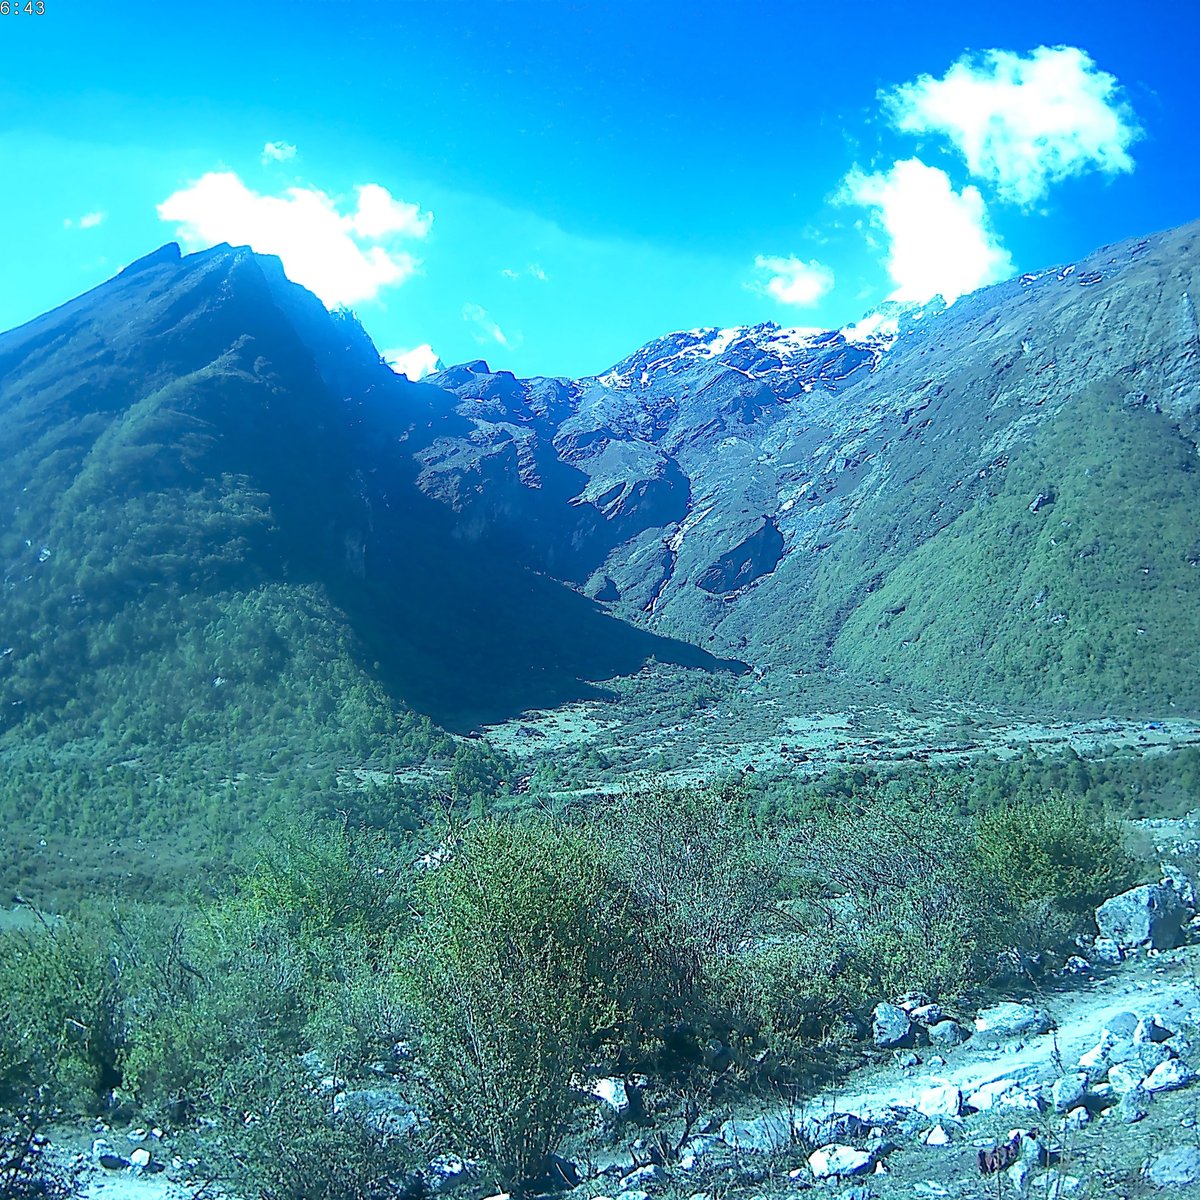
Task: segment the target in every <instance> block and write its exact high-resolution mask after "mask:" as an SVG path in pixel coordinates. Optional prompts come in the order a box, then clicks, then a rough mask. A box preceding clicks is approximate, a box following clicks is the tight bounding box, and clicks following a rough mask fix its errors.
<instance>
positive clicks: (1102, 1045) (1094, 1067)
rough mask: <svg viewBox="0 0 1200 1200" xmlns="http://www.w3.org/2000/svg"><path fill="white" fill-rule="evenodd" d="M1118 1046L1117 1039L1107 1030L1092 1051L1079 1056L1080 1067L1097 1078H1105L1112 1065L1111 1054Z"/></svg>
mask: <svg viewBox="0 0 1200 1200" xmlns="http://www.w3.org/2000/svg"><path fill="white" fill-rule="evenodd" d="M1115 1045H1116V1039H1115V1038H1114V1037H1113V1035H1112V1034H1111V1033H1109V1032H1107V1030H1106V1031H1105V1032H1103V1033H1101V1035H1100V1040H1099V1041H1098V1042H1097V1043H1096V1044H1095V1045H1094V1046H1093V1047H1092V1048H1091V1049H1090V1050H1087V1051H1085V1052H1084V1053H1083V1054H1081V1055H1080V1056H1079V1065H1080V1066H1081V1067H1082V1068H1083V1069H1084V1070H1085V1071H1086V1072H1087V1073H1088V1074H1089V1075H1095V1076H1096V1078H1098V1079H1099V1078H1101V1077H1103V1075H1104V1073H1105V1072H1106V1071H1107V1070H1108V1068H1109V1066H1110V1065H1111V1062H1112V1059H1111V1057H1110V1056H1111V1053H1112V1049H1113V1047H1114V1046H1115Z"/></svg>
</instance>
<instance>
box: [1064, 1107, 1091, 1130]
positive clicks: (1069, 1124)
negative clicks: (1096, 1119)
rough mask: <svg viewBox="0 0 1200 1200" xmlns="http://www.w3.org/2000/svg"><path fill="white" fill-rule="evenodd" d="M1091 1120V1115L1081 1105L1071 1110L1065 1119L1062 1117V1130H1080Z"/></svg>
mask: <svg viewBox="0 0 1200 1200" xmlns="http://www.w3.org/2000/svg"><path fill="white" fill-rule="evenodd" d="M1091 1119H1092V1114H1091V1113H1090V1112H1088V1110H1087V1109H1086V1108H1085V1107H1084V1106H1083V1105H1082V1104H1081V1105H1080V1106H1079V1107H1078V1108H1073V1109H1071V1111H1070V1112H1069V1113H1067V1115H1066V1116H1065V1117H1063V1128H1064V1129H1082V1128H1083V1127H1084V1126H1085V1125H1087V1124H1088V1123H1089V1122H1090V1121H1091Z"/></svg>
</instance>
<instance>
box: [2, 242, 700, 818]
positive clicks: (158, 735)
mask: <svg viewBox="0 0 1200 1200" xmlns="http://www.w3.org/2000/svg"><path fill="white" fill-rule="evenodd" d="M472 428H473V426H472V424H471V422H470V421H468V420H467V419H465V418H463V417H461V416H459V415H458V414H457V413H456V412H455V411H454V403H453V398H452V397H451V396H450V395H449V394H448V393H447V392H445V391H444V390H442V389H439V388H436V387H429V386H425V385H421V384H413V383H409V382H408V381H407V380H406V379H403V378H400V377H399V376H397V375H395V374H394V373H393V372H392V371H391V370H389V369H388V367H387V366H386V365H385V364H384V363H383V362H382V361H381V359H380V356H379V354H378V353H377V351H376V350H375V347H374V346H373V345H372V343H371V341H370V339H369V338H368V337H367V335H366V334H365V333H364V332H363V330H362V329H361V327H360V326H359V325H358V324H357V322H356V321H355V320H354V319H353V318H352V317H351V316H350V315H349V314H345V313H339V314H333V315H331V314H330V313H328V312H327V311H326V310H325V309H324V307H323V306H322V305H321V304H320V303H319V302H318V301H317V300H316V299H315V297H313V296H312V295H311V294H309V293H308V292H306V291H305V290H304V289H303V288H300V287H298V286H297V285H295V284H292V283H290V282H289V281H288V280H287V279H286V277H285V276H284V273H283V270H282V267H281V265H280V264H279V262H278V261H277V260H275V259H271V258H263V257H260V256H257V255H254V254H252V253H251V252H249V251H248V250H244V249H240V250H239V249H232V248H230V247H228V246H220V247H217V248H215V249H213V250H210V251H207V252H205V253H202V254H194V255H190V256H187V257H181V255H180V252H179V250H178V247H175V246H168V247H164V248H163V249H162V250H159V251H158V252H156V253H155V254H152V255H150V256H149V257H147V258H144V259H142V260H140V261H138V262H136V263H134V264H133V265H132V266H130V267H129V268H127V269H126V270H125V271H123V272H121V274H120V275H118V276H117V277H116V278H114V279H112V280H110V281H109V282H107V283H105V284H103V285H101V286H100V287H98V288H96V289H94V290H93V291H91V292H88V293H87V294H86V295H84V296H81V297H79V298H78V299H76V300H74V301H71V302H70V303H68V304H66V305H64V306H63V307H61V308H59V309H56V310H55V311H53V312H51V313H48V314H46V315H45V316H43V317H40V318H38V319H37V320H35V321H32V322H31V323H29V324H28V325H25V326H23V327H21V328H19V329H15V330H12V331H10V332H8V333H6V334H3V335H0V462H2V463H3V470H0V512H3V513H4V514H5V516H4V521H3V523H2V524H0V757H2V759H3V762H4V764H5V769H4V771H3V772H0V776H2V778H0V800H2V801H3V802H4V804H5V806H6V807H5V813H6V816H7V817H10V818H11V819H13V820H17V819H23V818H24V817H28V818H29V820H30V821H42V822H44V823H47V818H48V814H49V815H51V816H52V817H53V818H54V820H57V821H59V822H61V821H66V820H70V821H73V822H75V824H76V827H77V828H79V827H81V826H82V827H94V826H98V825H100V824H103V823H105V822H107V823H108V824H109V825H110V826H117V827H119V826H120V825H122V824H124V825H125V826H126V827H128V828H136V829H142V828H143V827H146V826H147V825H150V826H153V825H156V824H157V826H158V827H160V828H161V826H162V824H163V822H164V820H165V819H168V818H170V819H175V818H179V819H184V818H186V819H188V820H191V819H193V818H194V816H195V814H196V813H197V812H200V811H205V810H206V808H207V811H209V813H210V815H211V817H212V820H213V821H214V822H217V823H218V824H219V823H221V822H223V821H225V820H226V813H225V812H224V811H223V810H225V809H227V808H228V807H229V805H228V803H227V801H228V799H229V795H230V790H229V789H230V788H240V789H242V791H243V792H244V793H245V792H249V791H252V790H254V789H255V788H258V787H259V786H260V783H261V781H262V780H264V779H267V778H278V777H280V776H281V773H282V774H286V773H289V772H290V774H291V777H292V783H290V784H289V785H288V786H293V785H294V786H297V787H299V786H301V783H302V782H303V781H304V780H309V781H310V783H309V786H311V787H315V786H316V785H315V783H312V781H313V780H315V779H316V778H318V776H317V775H314V774H313V772H314V771H316V770H319V771H320V772H323V773H324V774H321V775H320V778H322V779H325V781H326V786H327V787H332V786H333V776H332V772H333V771H334V770H335V769H337V768H341V767H345V766H349V765H355V764H364V763H368V762H374V763H376V764H380V765H383V766H385V767H388V768H389V769H390V768H391V767H394V766H401V765H405V764H419V763H421V762H422V761H424V759H426V758H427V757H428V756H429V755H431V754H433V755H435V756H441V757H442V758H444V759H449V758H450V757H451V756H452V755H456V754H457V753H458V752H457V751H456V749H455V743H453V742H451V741H449V739H447V738H446V737H445V736H444V735H443V734H442V733H441V732H440V731H439V730H438V729H437V728H435V727H434V726H433V725H431V724H430V721H429V718H430V717H432V718H433V719H434V720H435V721H436V722H437V723H438V724H441V725H444V726H447V727H450V728H454V729H467V728H470V727H471V726H473V725H474V724H476V723H477V722H480V721H483V720H495V719H500V718H503V717H505V716H509V715H512V714H515V713H516V712H519V711H520V710H522V709H523V708H526V707H529V706H533V705H551V704H556V703H560V702H562V701H565V700H570V699H576V698H579V697H581V696H587V695H594V694H597V691H596V688H595V686H594V684H593V683H592V682H590V681H598V680H604V679H608V678H611V677H613V676H614V675H618V674H621V673H628V672H632V671H636V670H637V669H638V668H639V667H640V666H641V665H642V664H643V663H644V662H645V661H646V660H647V659H648V658H650V657H655V658H657V659H659V660H663V661H674V662H680V663H684V664H689V665H695V666H703V667H707V668H710V669H715V668H717V667H719V666H720V665H721V664H719V663H717V661H716V660H715V659H714V658H713V657H712V656H711V655H709V654H708V653H706V652H705V651H703V650H699V649H697V648H695V647H693V646H690V645H686V644H682V643H677V642H673V641H671V640H669V639H667V638H664V637H662V636H660V635H657V634H655V633H653V632H650V631H646V630H642V629H637V628H634V627H632V626H631V625H629V624H627V623H625V622H623V621H621V620H619V619H618V618H617V617H615V616H613V615H611V614H609V613H607V612H606V611H604V609H603V607H602V606H601V605H599V604H597V603H596V602H594V601H593V600H590V599H588V598H586V597H584V596H582V595H580V594H579V593H578V592H576V591H574V590H572V589H571V588H569V587H568V586H566V585H564V584H563V583H561V582H558V581H557V580H555V579H553V578H550V577H549V576H548V575H547V574H546V573H544V572H539V571H537V570H535V569H533V568H532V566H530V565H528V564H524V563H522V562H516V561H514V560H513V559H512V557H511V556H510V555H509V554H508V553H507V552H506V551H505V549H504V547H503V546H502V545H501V544H500V543H499V542H492V541H489V540H488V539H486V538H480V537H477V536H473V535H468V531H465V530H464V528H463V526H462V522H461V520H460V519H459V517H458V515H457V514H455V513H454V512H453V511H452V510H451V509H449V508H447V507H446V506H445V505H444V504H442V503H440V502H438V501H437V500H435V499H432V498H430V497H429V496H427V495H426V494H425V493H424V492H423V491H422V490H421V489H420V488H419V487H418V486H417V480H418V476H419V473H420V471H421V466H420V462H421V459H422V457H423V456H424V455H426V454H427V453H428V452H429V448H430V446H431V445H432V444H433V443H435V442H437V441H439V440H442V439H449V440H452V441H458V440H467V439H469V437H470V435H471V431H472ZM461 749H462V747H459V750H461ZM460 757H461V755H460ZM297 780H299V781H301V782H300V783H298V782H297ZM167 793H169V803H168V801H167V799H164V796H166V794H167ZM101 795H102V796H104V797H105V800H104V803H103V804H100V802H99V801H97V800H95V799H94V797H96V796H101ZM83 797H87V798H89V799H87V801H86V802H87V803H93V804H94V805H95V806H96V807H97V811H96V812H94V813H93V814H92V818H94V819H92V818H89V820H88V821H85V820H84V819H83V817H82V815H81V803H83V802H84V801H83V800H82V798H83ZM100 810H103V811H100ZM89 821H90V822H91V825H89ZM48 823H53V822H52V821H51V822H48Z"/></svg>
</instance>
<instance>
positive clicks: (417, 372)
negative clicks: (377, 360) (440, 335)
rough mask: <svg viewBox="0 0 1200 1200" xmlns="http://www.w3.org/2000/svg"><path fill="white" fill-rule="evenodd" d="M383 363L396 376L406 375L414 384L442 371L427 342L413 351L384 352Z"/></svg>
mask: <svg viewBox="0 0 1200 1200" xmlns="http://www.w3.org/2000/svg"><path fill="white" fill-rule="evenodd" d="M383 361H384V362H385V363H387V364H388V366H389V367H391V368H392V370H393V371H395V372H396V374H397V375H407V376H408V378H409V379H411V380H412V381H413V382H414V383H416V381H417V380H418V379H424V378H425V376H426V375H432V374H433V373H434V371H440V370H441V369H442V360H441V359H440V358H438V356H437V355H436V354H435V353H434V352H433V347H432V346H431V345H430V344H429V343H428V342H423V343H422V344H421V345H420V346H417V347H416V348H415V349H413V350H399V349H397V350H384V351H383Z"/></svg>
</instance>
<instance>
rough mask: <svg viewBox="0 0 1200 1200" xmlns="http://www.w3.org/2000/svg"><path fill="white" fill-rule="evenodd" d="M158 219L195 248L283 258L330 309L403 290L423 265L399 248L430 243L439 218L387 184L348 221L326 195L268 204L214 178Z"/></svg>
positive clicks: (185, 192)
mask: <svg viewBox="0 0 1200 1200" xmlns="http://www.w3.org/2000/svg"><path fill="white" fill-rule="evenodd" d="M158 215H159V217H160V218H161V219H162V220H164V221H169V222H172V223H174V224H175V225H176V226H177V236H178V237H179V238H180V239H181V240H182V241H183V242H185V243H186V244H187V245H188V246H189V247H196V248H198V247H205V246H211V245H214V244H216V243H218V242H230V243H232V244H234V245H246V246H250V247H251V249H253V250H255V251H257V252H258V253H259V254H275V255H278V256H279V258H280V259H282V260H283V265H284V268H285V269H286V271H287V273H288V275H289V276H290V278H292V279H294V280H295V281H296V282H297V283H301V284H303V285H304V286H305V287H306V288H309V289H310V290H311V291H313V292H315V293H316V294H317V295H318V296H319V297H320V298H321V300H322V301H323V302H324V303H325V304H326V305H329V306H333V305H336V304H355V303H357V302H358V301H361V300H371V299H374V297H375V296H377V295H378V294H379V292H380V291H381V290H382V289H383V288H386V287H395V286H396V285H398V284H401V283H403V282H404V281H405V280H406V279H408V278H409V277H410V276H411V275H413V274H414V273H415V272H416V271H417V269H418V268H419V266H420V263H419V261H418V260H417V259H416V258H414V257H413V256H412V255H411V254H410V253H409V252H408V251H407V250H404V249H401V248H399V247H398V246H397V244H396V243H397V241H398V240H399V239H401V238H422V237H424V236H425V235H426V234H427V233H428V232H429V227H430V225H432V223H433V214H432V213H422V212H421V211H420V210H419V209H418V207H417V206H416V205H415V204H408V203H406V202H404V201H402V200H396V199H395V198H394V197H393V196H392V194H391V193H390V192H389V191H388V190H387V188H384V187H381V186H380V185H379V184H374V183H372V184H367V185H366V186H365V187H360V188H358V203H357V205H356V207H355V208H354V209H352V210H350V211H349V212H345V213H343V212H342V211H340V209H339V206H338V204H337V203H336V202H335V200H334V199H333V198H332V197H330V196H328V195H326V194H325V193H324V192H322V191H321V190H319V189H318V188H303V187H293V188H288V189H287V190H286V191H285V192H284V193H283V194H282V195H280V196H266V195H262V194H261V193H259V192H256V191H254V190H252V189H251V188H248V187H247V186H246V185H245V184H244V183H243V182H242V181H241V180H240V179H239V178H238V177H237V175H235V174H234V173H233V172H232V171H211V172H209V173H208V174H207V175H204V176H202V177H201V178H200V179H198V180H197V181H196V182H195V183H193V184H190V185H189V186H188V187H186V188H182V189H181V190H180V191H178V192H175V193H174V194H173V195H171V196H168V197H167V199H166V200H164V201H163V202H162V203H161V204H160V205H159V206H158Z"/></svg>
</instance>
